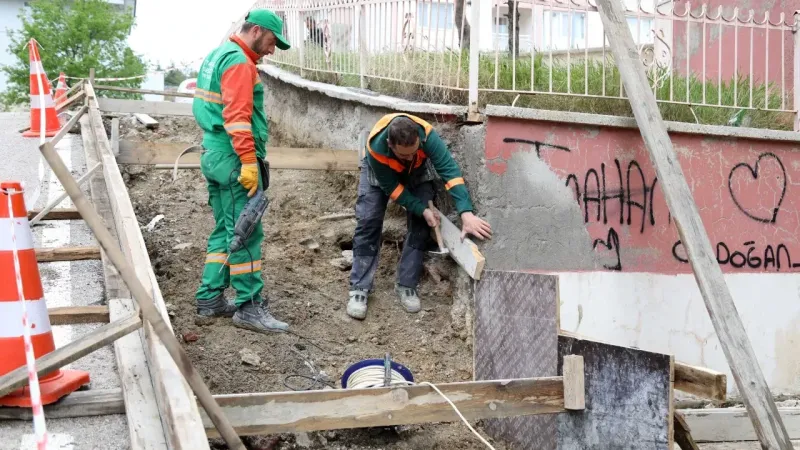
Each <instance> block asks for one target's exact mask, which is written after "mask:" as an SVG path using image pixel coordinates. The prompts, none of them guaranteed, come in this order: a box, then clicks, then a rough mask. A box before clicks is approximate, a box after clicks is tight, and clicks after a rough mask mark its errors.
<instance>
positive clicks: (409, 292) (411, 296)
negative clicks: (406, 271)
mask: <svg viewBox="0 0 800 450" xmlns="http://www.w3.org/2000/svg"><path fill="white" fill-rule="evenodd" d="M394 292H395V293H396V294H397V298H398V299H400V304H401V305H403V308H405V309H406V311H407V312H410V313H416V312H419V310H420V306H419V297H418V296H417V290H416V289H414V288H410V287H406V286H403V285H400V284H396V285H395V286H394Z"/></svg>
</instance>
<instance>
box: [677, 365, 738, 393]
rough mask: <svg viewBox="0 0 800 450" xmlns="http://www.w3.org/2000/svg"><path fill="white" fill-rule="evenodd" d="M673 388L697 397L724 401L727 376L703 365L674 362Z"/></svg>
mask: <svg viewBox="0 0 800 450" xmlns="http://www.w3.org/2000/svg"><path fill="white" fill-rule="evenodd" d="M675 389H677V390H679V391H683V392H687V393H689V394H692V395H696V396H698V397H703V398H708V399H711V400H720V401H724V400H725V399H726V398H727V391H728V376H727V375H725V374H724V373H722V372H717V371H715V370H711V369H706V368H705V367H698V366H690V365H688V364H684V363H680V362H676V363H675Z"/></svg>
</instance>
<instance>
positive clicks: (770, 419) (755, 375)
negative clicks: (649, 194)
mask: <svg viewBox="0 0 800 450" xmlns="http://www.w3.org/2000/svg"><path fill="white" fill-rule="evenodd" d="M597 7H598V10H599V12H600V18H601V20H602V22H603V28H604V29H605V31H606V35H607V37H608V42H609V45H610V47H611V51H612V53H613V55H614V60H615V61H616V62H617V66H618V67H619V71H620V76H621V78H622V82H623V84H624V86H625V90H626V91H627V94H628V98H629V99H631V101H630V104H631V107H632V108H633V115H634V116H635V117H636V122H637V124H638V125H639V130H640V131H641V133H642V138H643V139H644V142H645V144H646V146H647V150H648V151H649V153H650V159H651V160H652V162H653V165H654V166H655V168H656V173H657V174H658V179H659V181H660V182H661V187H662V189H663V191H664V196H665V197H666V200H667V205H668V206H669V210H670V212H671V213H672V217H673V218H674V219H675V223H676V225H677V227H678V233H679V234H680V237H681V241H682V242H683V245H684V247H685V248H686V253H687V255H688V257H689V262H690V263H691V265H692V269H693V270H694V275H695V279H696V280H697V284H698V286H699V288H700V293H701V294H702V295H703V300H704V301H705V304H706V308H707V309H708V315H709V317H710V318H711V323H712V324H713V325H714V330H715V331H716V332H717V336H718V337H719V342H720V344H721V346H722V350H723V352H724V353H725V357H726V358H727V360H728V365H729V366H730V368H731V372H732V373H733V378H734V380H735V381H736V385H737V386H738V387H739V392H740V393H741V395H742V398H743V400H744V403H745V406H747V410H748V412H749V414H750V420H751V421H752V422H753V428H755V430H756V434H757V435H758V438H759V441H761V445H762V447H763V448H765V449H782V450H791V449H792V444H791V442H790V441H789V434H788V433H787V432H786V428H785V427H784V425H783V421H782V420H781V417H780V415H779V414H778V408H777V407H776V406H775V402H774V401H773V399H772V394H771V393H770V390H769V386H768V385H767V382H766V380H765V379H764V375H763V374H762V373H761V369H760V367H759V365H758V361H757V360H756V355H755V353H754V352H753V348H752V346H751V344H750V341H749V340H748V337H747V332H746V331H745V329H744V326H743V325H742V320H741V318H740V317H739V314H738V313H737V311H736V306H735V305H734V303H733V298H732V297H731V293H730V291H729V290H728V287H727V285H726V284H725V279H724V278H723V276H722V270H721V269H720V267H719V264H718V263H717V260H716V257H715V253H714V249H713V248H712V247H711V242H710V241H709V239H708V234H707V233H706V230H705V228H704V227H703V223H702V221H701V219H700V212H699V211H698V210H697V205H696V204H695V203H694V197H692V192H691V190H690V189H689V185H688V184H687V183H686V178H685V177H684V175H683V171H682V170H681V166H680V163H679V162H678V158H677V157H676V155H675V150H674V149H673V148H672V142H671V141H670V137H669V134H668V133H667V128H666V126H665V125H664V121H663V120H662V118H661V112H660V111H659V109H658V104H657V103H656V98H655V96H654V95H653V91H652V90H651V89H650V87H649V83H648V80H647V75H646V74H645V72H644V68H643V66H642V62H641V60H640V57H639V52H638V51H637V50H636V45H635V43H634V41H633V36H632V35H631V32H630V29H629V28H628V23H627V20H626V18H625V12H624V10H623V6H622V3H621V2H620V1H619V0H597Z"/></svg>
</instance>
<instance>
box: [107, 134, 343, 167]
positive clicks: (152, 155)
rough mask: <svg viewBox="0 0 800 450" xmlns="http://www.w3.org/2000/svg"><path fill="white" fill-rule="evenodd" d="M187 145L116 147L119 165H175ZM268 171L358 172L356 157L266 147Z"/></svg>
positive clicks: (187, 158)
mask: <svg viewBox="0 0 800 450" xmlns="http://www.w3.org/2000/svg"><path fill="white" fill-rule="evenodd" d="M187 147H190V145H189V144H182V143H174V142H148V141H127V140H122V141H120V143H119V156H118V157H117V162H118V163H119V164H170V165H172V164H175V159H176V158H177V157H178V155H180V154H181V152H182V151H184V150H185V149H186V148H187ZM267 161H269V166H270V169H300V170H358V153H357V152H355V151H353V150H332V149H325V148H284V147H268V148H267ZM199 162H200V154H199V153H189V154H186V155H184V156H183V157H182V158H181V160H180V163H181V164H198V163H199Z"/></svg>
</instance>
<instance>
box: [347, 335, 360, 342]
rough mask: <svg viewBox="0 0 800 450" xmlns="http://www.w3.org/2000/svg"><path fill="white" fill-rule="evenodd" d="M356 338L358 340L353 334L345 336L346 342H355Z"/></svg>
mask: <svg viewBox="0 0 800 450" xmlns="http://www.w3.org/2000/svg"><path fill="white" fill-rule="evenodd" d="M357 340H358V339H357V338H356V337H355V336H349V337H348V338H347V342H350V343H353V342H355V341H357Z"/></svg>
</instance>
